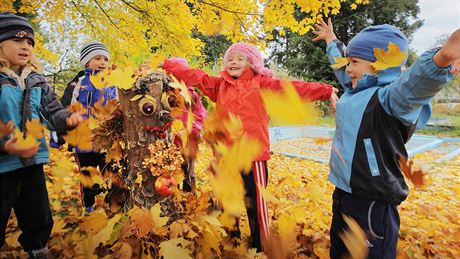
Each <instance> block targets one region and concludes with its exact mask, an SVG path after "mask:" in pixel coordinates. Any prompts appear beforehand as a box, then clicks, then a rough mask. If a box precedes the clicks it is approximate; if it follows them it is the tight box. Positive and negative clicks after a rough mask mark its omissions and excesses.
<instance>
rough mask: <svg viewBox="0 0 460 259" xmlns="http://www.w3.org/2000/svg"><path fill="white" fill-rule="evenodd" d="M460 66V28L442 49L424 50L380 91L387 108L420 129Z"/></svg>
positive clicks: (393, 114) (383, 103)
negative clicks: (433, 103)
mask: <svg viewBox="0 0 460 259" xmlns="http://www.w3.org/2000/svg"><path fill="white" fill-rule="evenodd" d="M459 67H460V29H458V30H456V31H455V32H454V33H453V34H452V35H451V36H450V38H449V39H448V40H447V42H446V44H444V46H443V47H442V48H441V49H439V50H430V51H427V52H425V53H423V54H422V55H421V56H420V58H419V60H417V62H415V63H414V64H413V65H412V66H410V67H409V68H408V69H407V70H406V71H405V72H404V73H403V74H402V75H401V77H400V78H398V79H397V80H395V81H394V82H393V83H391V84H390V85H389V86H386V87H385V88H383V89H381V90H380V91H379V99H380V103H381V104H382V106H383V107H384V109H385V111H386V112H387V113H388V114H390V115H392V116H393V117H395V118H398V119H399V120H401V121H403V122H404V123H406V124H413V123H415V122H417V127H418V128H420V127H421V126H423V125H424V124H425V122H426V121H427V120H428V119H429V115H430V113H431V110H430V103H431V99H432V97H433V96H434V95H436V94H437V93H438V92H439V91H441V89H443V87H444V84H445V83H446V82H447V81H449V80H451V79H452V78H453V74H454V73H456V72H457V71H458V69H459Z"/></svg>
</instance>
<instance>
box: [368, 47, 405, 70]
mask: <svg viewBox="0 0 460 259" xmlns="http://www.w3.org/2000/svg"><path fill="white" fill-rule="evenodd" d="M374 56H375V57H376V58H377V60H376V61H375V62H374V63H372V66H373V67H374V68H375V69H376V70H379V71H381V70H385V69H387V68H390V67H398V66H400V65H401V64H402V63H403V61H404V60H405V59H406V56H407V51H401V49H400V48H399V46H398V45H396V44H395V43H393V42H390V43H389V44H388V50H387V51H385V49H381V48H374Z"/></svg>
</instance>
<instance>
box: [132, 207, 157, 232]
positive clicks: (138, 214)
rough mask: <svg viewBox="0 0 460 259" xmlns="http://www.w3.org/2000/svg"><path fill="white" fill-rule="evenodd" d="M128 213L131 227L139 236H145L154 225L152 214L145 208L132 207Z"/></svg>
mask: <svg viewBox="0 0 460 259" xmlns="http://www.w3.org/2000/svg"><path fill="white" fill-rule="evenodd" d="M128 214H129V215H130V221H131V227H132V228H133V229H134V231H135V233H137V236H138V237H139V238H146V237H147V236H148V235H149V233H150V231H151V230H152V229H153V227H154V226H155V223H154V222H153V218H152V215H151V213H150V211H148V210H147V209H143V208H139V207H134V208H132V209H131V210H130V211H129V212H128Z"/></svg>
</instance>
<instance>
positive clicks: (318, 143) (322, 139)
mask: <svg viewBox="0 0 460 259" xmlns="http://www.w3.org/2000/svg"><path fill="white" fill-rule="evenodd" d="M313 141H314V142H315V144H317V145H321V144H324V143H327V142H329V141H331V139H330V138H314V139H313Z"/></svg>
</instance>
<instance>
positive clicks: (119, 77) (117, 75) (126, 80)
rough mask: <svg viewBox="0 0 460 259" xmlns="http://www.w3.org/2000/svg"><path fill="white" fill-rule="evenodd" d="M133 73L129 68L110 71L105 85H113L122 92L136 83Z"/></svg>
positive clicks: (131, 68)
mask: <svg viewBox="0 0 460 259" xmlns="http://www.w3.org/2000/svg"><path fill="white" fill-rule="evenodd" d="M134 71H135V69H134V68H133V67H130V66H123V67H118V68H117V69H115V70H113V71H110V74H108V75H107V76H106V80H107V85H109V86H110V85H114V86H116V87H118V88H120V89H124V90H128V89H130V88H131V87H132V86H133V84H134V82H135V81H136V77H135V76H134Z"/></svg>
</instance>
